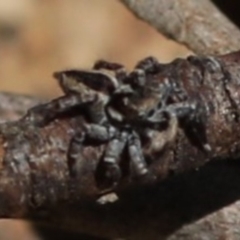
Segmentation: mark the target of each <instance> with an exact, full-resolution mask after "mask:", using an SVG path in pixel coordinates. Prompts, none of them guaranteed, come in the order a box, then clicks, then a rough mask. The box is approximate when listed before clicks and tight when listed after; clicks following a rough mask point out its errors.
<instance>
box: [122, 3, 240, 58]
mask: <svg viewBox="0 0 240 240" xmlns="http://www.w3.org/2000/svg"><path fill="white" fill-rule="evenodd" d="M121 2H122V3H123V4H125V5H126V6H127V7H128V8H129V9H130V10H131V11H132V12H133V13H134V14H135V15H136V16H137V17H139V18H140V19H142V20H143V21H146V22H148V23H149V24H150V25H151V26H153V27H155V28H156V29H157V30H158V31H159V32H160V33H163V34H164V35H165V36H167V37H169V38H171V39H173V40H174V41H177V42H179V43H183V44H185V45H186V46H187V47H188V48H189V49H191V50H192V51H193V52H195V53H197V54H200V55H202V54H204V55H206V54H225V53H227V52H231V51H236V50H238V49H239V42H240V32H239V29H238V28H237V27H236V26H235V25H234V24H233V23H232V22H230V21H229V20H228V19H227V17H226V16H224V15H223V14H222V13H221V12H220V11H219V10H218V9H217V8H216V7H215V6H214V4H213V3H212V2H211V1H209V0H201V1H199V0H177V1H176V0H149V1H145V0H121ZM232 36H234V37H232Z"/></svg>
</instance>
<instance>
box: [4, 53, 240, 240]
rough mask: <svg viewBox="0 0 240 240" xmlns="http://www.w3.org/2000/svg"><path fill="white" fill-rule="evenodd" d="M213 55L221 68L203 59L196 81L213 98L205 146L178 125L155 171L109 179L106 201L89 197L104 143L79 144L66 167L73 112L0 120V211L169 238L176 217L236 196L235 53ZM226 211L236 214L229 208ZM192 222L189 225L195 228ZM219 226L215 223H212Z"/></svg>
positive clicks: (181, 72) (196, 214)
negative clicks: (80, 151)
mask: <svg viewBox="0 0 240 240" xmlns="http://www.w3.org/2000/svg"><path fill="white" fill-rule="evenodd" d="M217 59H218V60H220V61H222V62H223V63H224V71H222V70H221V71H220V72H218V71H215V72H214V73H213V72H210V70H211V68H209V69H207V65H206V66H205V65H204V67H206V72H205V71H203V72H205V73H206V74H203V75H202V77H203V78H202V79H201V80H202V81H201V82H202V83H201V84H202V85H201V86H200V87H199V91H200V90H201V91H202V92H201V94H203V95H204V96H205V97H206V98H209V100H211V102H213V103H214V104H215V106H217V107H216V109H215V112H214V113H213V114H212V115H210V116H209V118H208V120H207V121H208V126H207V133H208V138H209V142H210V145H211V146H212V149H213V151H212V153H211V154H210V155H208V156H207V155H205V154H204V153H202V152H201V151H200V150H198V149H197V148H196V147H195V146H193V144H192V143H191V142H189V140H188V139H187V138H186V136H185V135H184V134H183V132H182V131H179V133H178V138H177V139H178V140H177V141H176V142H175V144H174V145H173V147H172V148H169V149H167V151H166V152H165V154H164V156H161V157H159V158H158V159H156V161H155V162H154V163H153V164H151V165H150V171H151V173H152V175H153V176H155V177H156V178H150V179H148V180H147V181H138V180H134V179H131V177H129V178H128V177H126V178H125V180H124V181H123V182H122V183H121V184H120V185H119V186H118V187H117V189H116V193H117V195H118V198H119V199H118V200H117V201H115V202H113V203H106V204H100V203H99V202H98V201H97V200H98V198H99V196H100V195H101V190H100V189H99V188H98V187H97V185H96V175H95V174H96V167H97V164H98V162H99V159H100V156H101V154H102V152H103V151H104V148H105V145H101V146H99V147H96V146H89V147H86V148H85V149H84V159H83V160H82V161H81V162H79V168H78V172H77V175H76V177H71V176H70V175H69V169H68V164H67V150H68V145H69V142H70V140H71V137H72V136H73V134H74V132H75V131H77V130H79V128H80V129H81V125H80V124H79V123H80V122H82V121H84V118H83V117H82V116H81V115H80V116H74V115H65V116H64V117H62V118H59V119H56V120H55V121H53V122H51V123H50V124H48V125H47V126H45V127H42V128H38V127H35V126H34V125H32V124H30V123H29V122H26V121H25V120H24V119H21V120H18V121H14V122H7V123H3V124H1V125H0V132H1V137H0V139H1V141H0V142H1V145H0V149H1V151H0V154H1V155H0V156H1V172H0V216H1V217H21V218H23V217H29V218H32V219H36V220H39V221H45V222H47V223H48V224H49V223H52V224H55V225H57V226H61V227H65V228H70V229H73V230H76V229H77V230H79V231H82V232H86V233H91V234H95V235H98V236H102V237H109V238H113V237H115V238H117V237H123V238H126V239H161V238H162V239H166V238H168V237H169V236H171V237H173V239H174V235H173V234H174V233H175V232H176V231H177V230H178V229H180V228H181V227H182V226H183V225H185V224H189V223H191V222H192V221H196V220H198V219H199V218H202V217H204V216H205V215H207V214H209V213H210V212H213V211H216V210H217V209H220V208H221V207H223V206H226V205H228V204H230V203H232V202H234V201H235V200H237V199H238V198H239V194H238V193H239V192H240V191H239V184H238V182H239V181H238V180H239V176H240V174H239V171H240V168H239V163H238V162H237V161H234V160H233V159H234V158H238V154H239V148H240V141H239V135H240V128H239V123H238V120H236V118H235V117H233V115H232V113H234V114H237V115H238V114H239V107H238V106H239V105H237V106H235V105H234V104H233V102H234V103H238V102H239V101H240V95H239V85H240V83H239V80H238V76H239V74H240V69H239V62H240V53H239V52H237V53H232V54H230V55H226V56H222V57H218V58H217ZM165 67H168V68H169V70H171V71H177V72H174V74H175V75H176V77H179V78H180V79H179V81H180V80H181V81H191V78H188V77H189V76H191V74H192V71H190V69H189V68H188V67H189V66H188V65H185V64H183V65H179V66H178V67H179V68H172V65H171V64H169V65H166V66H165ZM203 72H202V73H203ZM226 72H228V73H229V75H227V76H228V81H227V82H225V81H224V76H225V75H224V74H225V73H226ZM188 74H190V75H188ZM162 77H163V76H162ZM185 78H186V79H185ZM159 79H161V78H159ZM225 80H226V79H225ZM206 89H208V91H205V90H206ZM228 94H230V95H228ZM229 96H231V97H229ZM235 107H236V108H235ZM16 108H17V107H16ZM232 110H233V111H232ZM234 116H235V115H234ZM222 136H224V137H222ZM230 158H231V159H232V160H231V161H229V162H228V159H230ZM207 162H210V163H208V164H206V163H207ZM204 164H206V165H205V166H204V167H202V168H201V170H200V171H196V169H198V167H200V166H202V165H204ZM179 173H182V174H179ZM173 174H174V175H173ZM223 176H224V178H223ZM164 179H165V180H164ZM110 197H111V196H109V198H108V200H110ZM229 217H232V218H234V219H238V217H237V213H236V214H235V215H234V214H232V215H231V216H229ZM229 222H230V221H229ZM207 223H208V220H206V223H205V224H204V226H206V224H207ZM229 225H230V224H229ZM196 226H197V225H193V228H194V227H195V228H197V229H198V230H199V228H198V227H196ZM226 226H227V223H226ZM229 228H230V229H231V228H232V226H229ZM184 231H186V230H185V229H184V230H183V232H180V233H177V234H180V235H181V234H183V233H184ZM187 232H188V231H187ZM233 232H234V231H233ZM193 233H195V234H197V233H196V232H195V231H194V230H192V232H191V235H192V234H193ZM208 233H209V232H208ZM219 233H221V229H217V232H216V234H219ZM200 234H203V232H200ZM213 234H215V233H213ZM234 234H235V235H237V236H239V235H238V233H235V232H234ZM199 239H201V238H199ZM228 239H231V238H228ZM232 239H234V238H232Z"/></svg>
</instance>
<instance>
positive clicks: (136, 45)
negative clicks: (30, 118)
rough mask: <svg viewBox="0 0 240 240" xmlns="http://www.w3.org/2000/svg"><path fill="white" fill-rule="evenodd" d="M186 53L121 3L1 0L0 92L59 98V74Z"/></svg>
mask: <svg viewBox="0 0 240 240" xmlns="http://www.w3.org/2000/svg"><path fill="white" fill-rule="evenodd" d="M186 54H187V51H186V49H185V48H184V47H181V46H179V45H177V44H175V43H174V42H172V41H169V40H167V39H165V38H164V37H162V36H160V35H159V34H158V33H157V32H156V31H155V30H153V29H151V28H150V27H149V26H148V25H147V24H145V23H143V22H141V21H139V20H137V19H136V18H135V17H134V16H133V15H132V14H131V13H130V12H129V11H128V10H127V9H125V8H124V6H122V4H121V3H120V2H118V1H106V0H90V1H89V0H7V1H5V0H0V90H4V91H11V92H18V93H26V94H31V95H35V96H40V97H43V98H52V97H53V96H56V95H58V94H60V90H59V88H58V86H57V84H56V81H55V80H54V79H53V78H52V72H54V71H56V70H62V69H66V68H73V67H81V68H88V67H91V66H92V64H93V62H94V61H95V60H97V59H99V58H102V59H108V60H111V61H117V62H121V63H124V64H125V65H126V66H127V67H128V68H131V67H133V66H134V64H135V63H136V62H137V61H138V60H140V59H141V58H143V57H146V56H148V55H154V56H156V57H157V58H159V60H161V61H163V62H166V61H170V60H172V59H173V58H175V57H177V56H185V55H186Z"/></svg>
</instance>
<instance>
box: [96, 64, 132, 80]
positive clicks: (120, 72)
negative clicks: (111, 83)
mask: <svg viewBox="0 0 240 240" xmlns="http://www.w3.org/2000/svg"><path fill="white" fill-rule="evenodd" d="M93 69H95V70H102V69H103V70H104V69H105V70H110V71H113V72H115V74H116V78H117V79H118V81H120V82H123V81H124V79H125V78H126V77H127V74H128V73H127V70H126V69H125V67H124V66H123V65H122V64H119V63H114V62H108V61H105V60H98V61H97V62H95V64H94V65H93Z"/></svg>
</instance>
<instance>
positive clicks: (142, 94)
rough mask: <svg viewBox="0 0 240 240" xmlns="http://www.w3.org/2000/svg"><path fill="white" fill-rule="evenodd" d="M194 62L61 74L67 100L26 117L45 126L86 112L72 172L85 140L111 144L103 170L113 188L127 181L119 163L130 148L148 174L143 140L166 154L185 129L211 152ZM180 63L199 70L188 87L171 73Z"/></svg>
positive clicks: (135, 167) (139, 171)
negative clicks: (69, 113)
mask: <svg viewBox="0 0 240 240" xmlns="http://www.w3.org/2000/svg"><path fill="white" fill-rule="evenodd" d="M195 62H196V59H194V58H189V59H187V60H183V59H178V60H176V61H174V62H173V63H172V64H171V65H170V64H169V65H168V64H165V65H163V64H160V63H159V62H158V61H157V60H156V59H155V58H153V57H148V58H146V59H143V60H142V61H140V62H139V63H138V64H137V65H136V67H135V68H134V70H133V71H132V72H130V73H127V72H126V71H125V70H124V67H123V66H122V65H120V64H117V63H110V62H106V61H98V62H96V63H95V65H94V67H93V69H92V70H69V71H61V72H57V73H55V74H54V77H55V78H56V79H57V80H58V82H59V85H60V87H61V88H62V90H63V92H64V93H65V95H64V96H62V97H60V98H58V99H55V100H53V101H51V102H49V103H46V104H43V105H40V106H37V107H35V108H33V109H31V110H30V111H29V112H28V114H27V115H26V117H25V118H27V119H28V120H30V121H31V122H34V123H35V124H38V125H45V124H47V122H48V121H50V120H54V119H55V118H57V117H58V115H59V114H61V113H64V112H67V111H69V109H72V108H74V107H76V106H78V107H79V106H80V107H81V106H83V107H85V108H84V109H85V111H84V113H83V112H81V113H76V115H78V114H84V115H86V117H87V119H88V122H87V123H86V124H85V125H84V132H76V134H75V136H74V137H73V139H72V141H71V143H70V146H69V151H68V158H69V169H70V171H71V173H72V174H73V175H74V173H75V170H76V163H77V162H78V161H81V158H82V155H81V153H82V147H84V145H85V144H86V140H90V141H92V140H94V141H98V142H99V144H102V143H107V146H106V150H105V153H104V155H103V157H102V161H101V164H100V165H101V166H102V167H101V168H100V169H101V171H102V173H103V174H102V175H103V182H104V184H103V185H104V187H105V186H106V185H107V186H110V188H112V187H115V186H116V185H117V183H118V182H119V181H120V179H121V177H122V170H121V168H120V159H121V155H122V153H123V152H124V151H125V150H126V149H127V152H128V155H129V157H130V165H131V167H132V172H133V173H134V175H135V176H143V175H146V174H147V173H148V167H147V163H146V161H145V158H144V154H143V152H142V143H143V139H145V140H146V139H147V141H145V140H144V144H145V146H147V147H146V148H147V152H149V153H153V152H162V151H163V150H164V149H165V147H166V146H168V145H169V144H171V143H173V142H174V140H175V139H176V136H177V133H178V129H179V128H181V129H183V131H184V132H185V133H186V135H187V137H188V138H189V140H190V141H193V142H194V144H195V146H196V147H198V148H199V149H200V150H202V151H205V152H209V151H210V150H211V148H210V146H209V144H208V142H207V137H206V132H205V129H206V119H207V114H208V111H209V109H208V104H205V102H206V101H205V100H204V99H201V96H200V95H199V94H198V92H197V91H196V89H197V86H196V85H197V81H198V78H197V77H196V74H198V73H199V72H200V70H199V67H198V66H196V64H194V63H195ZM181 64H182V65H184V64H190V65H194V67H192V69H193V71H192V75H191V76H186V77H185V82H184V81H183V82H179V81H178V80H179V79H181V77H180V75H182V74H184V72H183V73H182V72H175V74H172V73H174V71H170V70H171V69H169V68H170V67H171V68H174V66H179V65H181ZM178 69H179V68H178ZM180 69H181V68H180ZM170 73H171V74H170ZM194 77H195V78H194ZM189 83H190V84H189ZM186 86H192V87H190V88H189V87H186ZM195 87H196V88H195ZM145 153H146V151H145Z"/></svg>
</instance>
